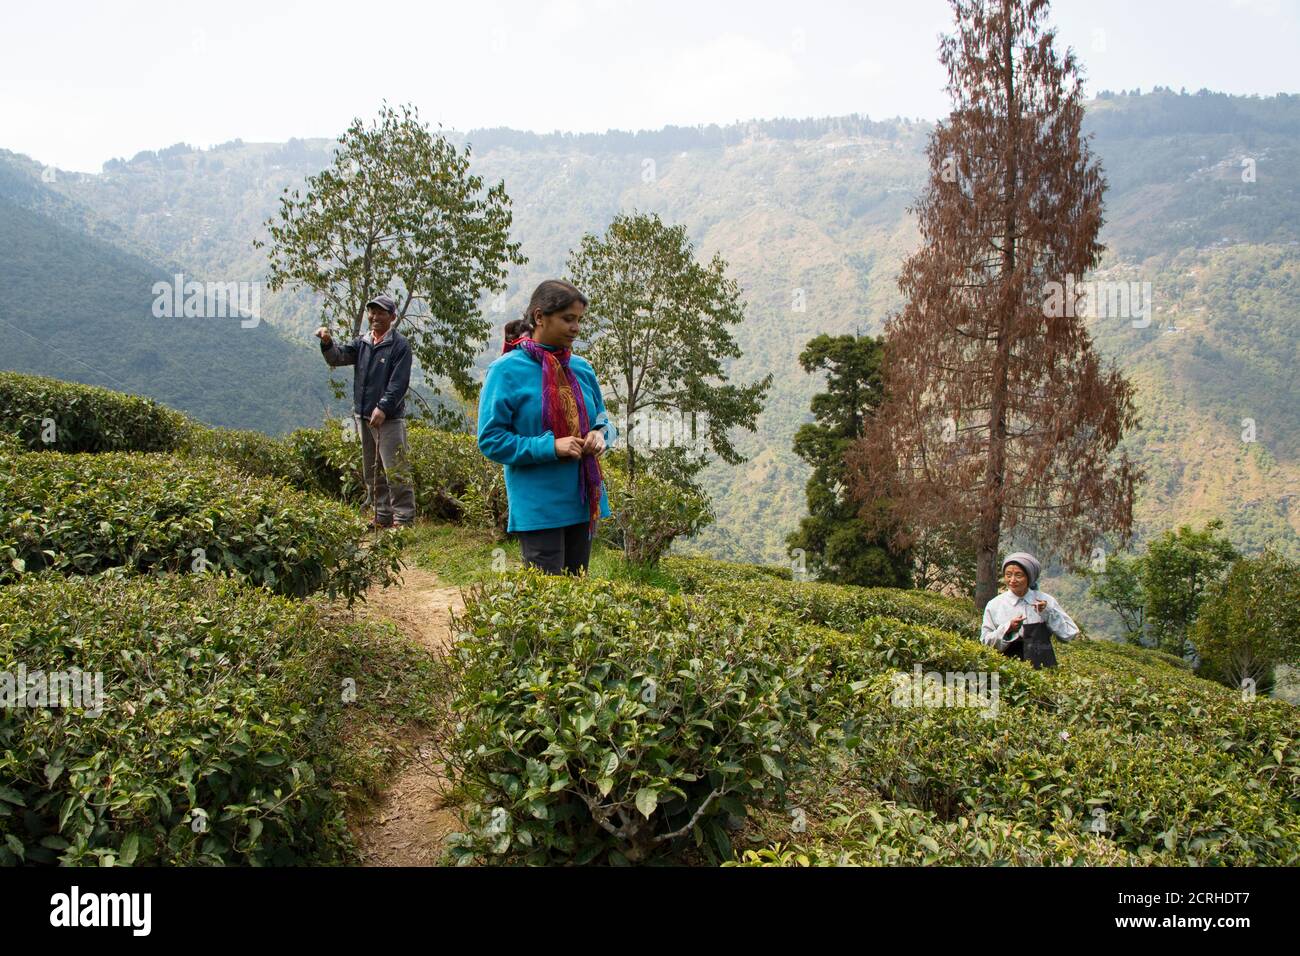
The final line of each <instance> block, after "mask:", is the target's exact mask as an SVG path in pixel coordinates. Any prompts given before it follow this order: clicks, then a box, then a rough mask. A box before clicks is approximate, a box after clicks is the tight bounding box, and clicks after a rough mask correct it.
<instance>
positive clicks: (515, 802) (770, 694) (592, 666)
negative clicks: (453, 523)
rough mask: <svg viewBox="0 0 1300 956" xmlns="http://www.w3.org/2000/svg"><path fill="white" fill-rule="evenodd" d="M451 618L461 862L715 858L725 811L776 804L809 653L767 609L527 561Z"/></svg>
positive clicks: (792, 768)
mask: <svg viewBox="0 0 1300 956" xmlns="http://www.w3.org/2000/svg"><path fill="white" fill-rule="evenodd" d="M456 626H457V627H459V628H462V629H463V633H462V634H461V636H460V638H458V640H457V643H456V645H455V648H454V650H453V652H452V654H451V656H450V658H449V662H448V663H449V667H450V673H451V684H450V686H451V687H452V688H453V692H452V699H451V701H450V710H451V711H452V713H453V714H454V718H453V719H454V721H456V722H457V723H456V731H455V734H454V737H453V739H452V740H451V741H450V742H449V744H448V745H447V748H446V753H445V754H444V761H445V763H446V766H447V768H448V771H449V773H450V775H451V777H452V779H453V780H455V781H456V782H457V783H458V784H459V785H462V786H464V787H465V788H466V789H467V790H468V791H469V792H470V793H472V794H473V795H474V798H475V801H476V802H475V804H474V805H472V806H471V807H470V809H469V814H468V823H469V827H470V829H469V831H468V832H467V833H466V834H463V835H461V836H460V837H459V838H458V843H457V845H456V850H455V852H456V854H457V855H458V857H459V858H460V859H461V860H470V859H487V860H492V861H500V860H519V861H524V862H529V863H549V862H572V863H588V862H611V863H616V864H617V863H631V862H643V861H647V860H652V859H658V858H663V857H665V856H672V855H674V854H676V853H679V852H680V851H681V850H682V849H683V848H682V847H681V846H680V843H681V842H682V841H681V840H679V839H678V838H685V837H689V838H690V840H691V841H693V846H694V848H695V852H698V853H701V854H703V855H705V856H706V857H711V858H727V857H729V856H730V854H731V849H730V841H729V838H728V835H727V831H726V828H725V826H724V822H725V820H726V818H727V816H728V815H729V814H730V815H732V816H734V817H743V816H744V814H745V811H746V807H748V806H751V805H761V804H779V803H780V801H781V798H782V794H783V792H784V789H785V787H786V782H787V780H788V779H789V778H790V777H791V776H793V775H797V773H798V764H799V761H800V759H801V758H800V753H801V752H802V750H803V748H805V747H806V746H807V745H808V744H809V742H810V741H811V740H812V738H813V736H814V735H815V734H816V732H817V729H818V728H817V727H816V726H815V725H814V724H813V723H812V722H810V713H811V711H812V709H814V702H815V698H816V694H817V691H816V689H815V688H816V680H815V672H816V671H817V669H818V665H817V662H816V661H815V660H814V659H813V658H812V657H811V656H810V655H809V654H805V653H803V652H802V651H800V650H799V646H798V645H799V640H800V638H799V636H798V635H797V634H795V633H794V632H795V631H796V630H797V628H796V627H794V626H792V625H789V624H786V623H784V622H782V621H780V620H777V619H774V618H766V619H765V618H762V617H761V616H758V615H751V616H748V617H737V616H736V615H734V614H732V613H730V612H729V611H727V610H726V609H723V608H718V607H712V606H709V605H708V604H707V603H704V602H698V601H693V600H690V599H688V598H683V597H680V596H668V595H666V594H665V593H664V592H661V591H658V590H656V589H654V588H638V587H635V586H632V585H623V584H616V585H613V586H611V585H610V584H609V582H591V581H588V580H585V579H572V578H563V577H552V578H548V577H545V576H543V575H541V574H540V573H538V572H536V571H533V570H525V571H522V572H518V573H516V574H512V575H510V576H508V577H505V578H503V579H502V580H500V581H497V582H492V583H490V584H487V585H480V586H478V587H477V588H476V590H475V591H474V592H473V593H472V594H471V596H470V600H469V602H468V604H467V608H466V612H465V615H464V616H463V617H462V618H461V619H459V620H458V621H457V625H456Z"/></svg>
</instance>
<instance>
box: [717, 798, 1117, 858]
mask: <svg viewBox="0 0 1300 956" xmlns="http://www.w3.org/2000/svg"><path fill="white" fill-rule="evenodd" d="M827 809H828V810H829V811H830V812H831V813H832V814H834V815H833V816H831V817H829V818H828V819H826V820H824V821H817V822H814V823H812V825H811V826H810V827H809V832H808V833H807V835H801V836H797V837H794V838H793V840H794V841H796V842H789V843H781V842H777V843H774V844H772V845H770V846H768V847H765V848H763V849H758V850H745V851H744V852H743V853H742V854H741V855H740V856H739V858H738V859H736V860H732V861H728V863H726V864H724V865H726V866H1007V865H1014V866H1128V865H1133V864H1135V863H1138V862H1141V861H1140V860H1139V859H1138V858H1137V857H1134V856H1133V855H1132V854H1130V853H1128V852H1126V851H1125V850H1124V849H1123V848H1121V847H1119V846H1116V845H1115V843H1114V842H1112V841H1110V840H1107V839H1104V838H1099V836H1095V835H1092V834H1087V835H1085V834H1083V833H1076V832H1064V833H1045V832H1044V831H1042V830H1040V829H1038V828H1037V827H1036V826H1034V825H1032V824H1026V823H1022V822H1020V821H1016V820H1003V819H999V818H997V817H994V816H990V815H989V814H987V813H979V814H974V815H971V816H962V817H958V818H956V819H954V820H944V819H941V818H940V817H938V816H936V815H935V814H934V813H931V812H929V811H926V810H920V809H917V808H916V807H909V806H903V805H900V804H896V803H892V802H889V801H884V802H881V801H878V800H872V801H863V802H861V803H860V805H859V804H854V805H845V804H842V803H836V804H832V805H831V806H830V807H828V808H827Z"/></svg>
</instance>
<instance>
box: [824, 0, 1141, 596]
mask: <svg viewBox="0 0 1300 956" xmlns="http://www.w3.org/2000/svg"><path fill="white" fill-rule="evenodd" d="M952 6H953V11H954V14H955V16H956V20H957V25H958V30H957V32H956V33H955V34H954V35H952V36H949V37H946V38H945V39H944V40H943V42H942V45H941V48H940V60H941V61H942V63H943V64H944V66H945V67H946V68H947V71H948V92H949V94H950V95H951V97H952V100H953V110H952V113H951V115H950V116H949V118H948V120H947V121H946V122H942V123H940V124H938V125H937V127H936V128H935V131H934V134H933V136H932V138H931V140H930V144H929V148H928V155H929V159H930V178H929V181H928V184H927V186H926V188H925V190H924V192H923V193H922V195H921V197H920V199H919V200H918V202H917V205H916V206H915V207H914V208H913V212H914V213H916V214H917V217H918V220H919V225H920V230H921V235H922V240H923V241H922V245H921V248H920V249H919V250H918V251H917V252H916V253H915V254H914V255H913V256H912V257H911V258H909V259H908V261H907V262H906V263H905V264H904V267H903V271H902V274H901V276H900V278H899V287H900V289H901V290H902V292H903V294H904V296H905V297H906V305H905V306H904V308H903V310H902V312H901V313H899V314H898V315H896V316H894V317H893V318H892V319H891V320H890V321H889V323H888V324H887V325H886V333H887V339H886V373H885V375H886V392H887V399H886V402H885V403H884V404H883V405H882V406H881V408H880V409H879V410H878V412H877V414H876V416H875V418H874V421H873V423H872V426H871V427H870V429H869V430H868V431H867V433H866V434H865V437H864V438H863V439H862V441H861V442H859V443H858V444H857V445H856V446H855V447H854V448H853V449H852V450H851V451H850V453H849V456H848V464H849V474H850V476H851V481H852V487H853V490H854V493H855V495H857V496H858V498H859V499H860V500H862V501H863V502H873V501H875V500H877V499H879V498H885V499H887V500H889V501H890V502H891V507H890V509H889V518H890V520H891V521H893V522H895V528H897V529H901V530H898V531H896V535H897V539H898V540H897V543H898V544H899V545H900V546H906V545H907V544H908V543H909V540H910V539H914V538H915V537H918V536H921V535H925V534H927V533H933V532H934V531H935V530H936V529H941V528H942V529H946V532H945V533H946V534H947V536H948V537H949V539H952V529H954V528H958V529H965V530H964V531H963V532H962V534H963V535H964V534H966V533H968V534H969V538H968V539H967V540H965V541H964V542H961V541H959V542H956V543H958V544H959V545H960V544H965V545H968V546H973V548H974V551H975V556H976V576H975V600H976V605H977V606H978V607H980V608H982V607H983V606H984V604H985V603H987V602H988V600H989V599H990V598H991V597H993V596H994V594H996V591H997V570H998V567H997V561H998V550H999V544H1000V542H1001V540H1002V538H1003V535H1004V534H1006V533H1009V532H1010V531H1011V530H1012V529H1014V528H1016V527H1017V526H1019V525H1021V524H1024V525H1025V526H1026V527H1025V529H1023V530H1028V531H1030V532H1032V533H1033V535H1034V536H1035V538H1036V539H1037V540H1038V541H1040V542H1043V543H1044V544H1043V547H1044V550H1045V551H1048V552H1051V556H1056V557H1062V558H1066V559H1073V558H1079V557H1083V556H1084V555H1085V554H1087V553H1088V552H1089V551H1090V549H1091V548H1092V547H1094V546H1095V544H1096V543H1097V542H1098V540H1099V538H1100V536H1101V535H1103V534H1105V533H1107V532H1117V533H1118V534H1119V536H1120V538H1121V543H1122V542H1124V541H1127V539H1128V537H1129V536H1130V534H1131V528H1132V511H1133V490H1134V485H1135V483H1136V482H1137V481H1139V480H1140V479H1141V477H1142V476H1141V475H1140V474H1139V473H1138V472H1137V471H1136V470H1135V468H1134V467H1133V465H1132V464H1131V462H1129V460H1128V458H1127V456H1126V455H1120V456H1118V458H1117V460H1112V453H1113V452H1114V451H1115V448H1116V446H1117V444H1118V443H1119V440H1120V438H1121V437H1122V435H1123V434H1124V432H1125V431H1126V430H1127V429H1129V428H1131V427H1133V426H1134V425H1135V424H1136V412H1135V410H1134V407H1133V402H1132V387H1131V386H1130V385H1129V383H1128V382H1127V381H1126V380H1125V379H1124V378H1123V377H1122V376H1121V375H1120V374H1119V372H1118V371H1117V370H1116V369H1115V368H1114V366H1113V364H1112V365H1111V366H1110V367H1109V368H1107V369H1103V368H1102V365H1101V362H1100V360H1099V359H1098V357H1097V355H1096V353H1095V352H1094V350H1093V347H1092V339H1091V337H1090V335H1089V334H1088V332H1087V330H1086V328H1085V327H1084V320H1083V317H1082V316H1081V315H1080V314H1079V312H1080V311H1083V310H1077V309H1074V308H1071V307H1068V306H1072V305H1074V302H1073V301H1072V302H1070V303H1068V304H1067V307H1066V308H1063V309H1052V308H1049V300H1051V299H1052V296H1051V295H1050V294H1049V290H1051V289H1053V288H1055V287H1054V286H1053V285H1052V283H1060V287H1061V288H1065V289H1070V290H1072V289H1073V288H1074V286H1073V283H1074V281H1075V279H1076V278H1082V276H1083V274H1084V273H1085V272H1086V271H1087V270H1088V269H1091V268H1093V267H1094V266H1095V265H1096V264H1097V262H1098V259H1099V256H1100V254H1101V252H1102V251H1103V248H1104V247H1103V246H1102V245H1101V244H1100V243H1099V242H1098V241H1097V235H1098V233H1099V231H1100V229H1101V224H1102V193H1103V191H1104V190H1105V186H1106V182H1105V179H1104V178H1103V176H1102V172H1101V168H1100V166H1099V164H1098V163H1097V162H1095V161H1094V160H1093V158H1092V156H1091V154H1090V151H1089V147H1088V142H1087V139H1086V138H1085V137H1083V136H1082V134H1081V132H1080V126H1081V123H1082V119H1083V96H1082V77H1081V74H1080V71H1079V68H1078V65H1077V63H1076V62H1075V58H1074V55H1073V53H1072V52H1071V51H1069V50H1067V51H1066V53H1065V55H1064V57H1063V58H1062V57H1058V56H1057V54H1056V51H1055V49H1054V46H1053V41H1054V39H1055V36H1054V31H1052V30H1051V29H1048V28H1047V27H1046V26H1045V20H1046V16H1047V12H1048V3H1047V0H952ZM1070 298H1071V299H1073V296H1071V297H1070ZM1055 301H1057V302H1059V301H1060V299H1059V297H1058V298H1057V299H1056V300H1055ZM1058 312H1059V313H1062V314H1060V315H1057V314H1055V313H1058ZM871 513H878V509H876V511H871V510H869V509H867V508H864V517H865V516H866V515H867V514H871Z"/></svg>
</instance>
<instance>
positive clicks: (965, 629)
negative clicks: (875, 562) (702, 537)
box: [675, 559, 980, 639]
mask: <svg viewBox="0 0 1300 956" xmlns="http://www.w3.org/2000/svg"><path fill="white" fill-rule="evenodd" d="M692 560H696V559H692ZM675 568H678V569H682V568H683V565H682V564H678V565H675ZM680 573H681V574H682V575H684V577H680V576H679V580H682V586H683V588H685V589H687V590H693V591H695V592H697V593H699V594H708V595H717V596H720V597H725V596H728V595H730V596H736V597H740V598H742V599H744V600H750V601H754V602H757V606H762V605H763V604H766V605H767V606H768V607H770V608H772V609H773V610H777V611H780V612H781V613H783V614H788V615H791V616H792V617H794V618H796V619H797V620H800V621H807V622H809V623H813V624H822V625H825V626H826V627H830V628H834V629H835V630H839V631H852V630H853V629H854V628H855V627H856V626H857V625H858V624H859V623H861V622H862V621H863V620H865V619H866V618H868V617H872V616H874V615H880V614H883V615H887V616H889V617H894V618H898V619H899V620H900V621H907V622H909V623H912V624H925V625H930V626H933V627H938V628H942V629H944V630H949V631H956V632H957V633H961V634H970V635H972V636H973V637H975V638H976V639H978V637H979V627H980V618H979V615H978V614H976V613H975V608H974V606H973V605H972V604H971V602H970V601H967V600H964V599H962V598H950V597H944V596H943V595H941V594H936V593H934V592H932V591H903V590H900V589H898V588H862V587H856V586H854V585H851V584H822V583H820V582H812V581H785V580H781V579H779V578H777V577H775V576H774V575H752V574H749V573H746V572H743V571H742V572H741V573H740V574H729V573H726V571H725V569H716V570H715V569H714V568H712V567H710V566H709V565H707V564H706V565H705V566H704V570H703V573H701V572H700V571H690V570H682V571H681V572H680Z"/></svg>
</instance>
